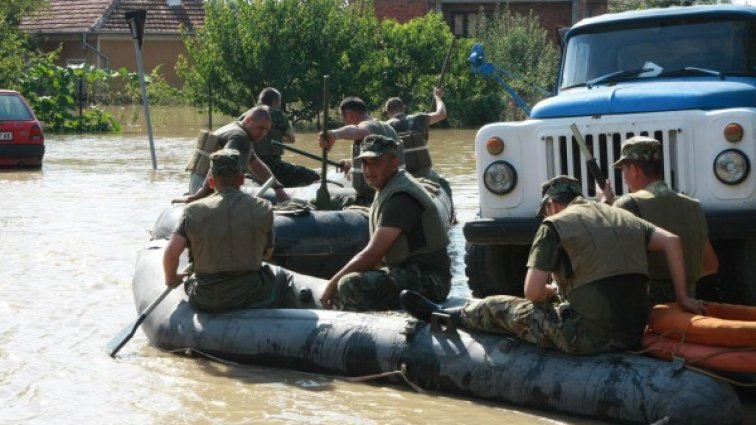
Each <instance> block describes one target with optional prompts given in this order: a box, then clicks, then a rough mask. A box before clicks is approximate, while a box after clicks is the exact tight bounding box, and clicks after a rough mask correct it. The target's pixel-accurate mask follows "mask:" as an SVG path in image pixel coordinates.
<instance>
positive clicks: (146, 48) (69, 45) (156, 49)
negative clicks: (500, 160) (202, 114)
mask: <svg viewBox="0 0 756 425" xmlns="http://www.w3.org/2000/svg"><path fill="white" fill-rule="evenodd" d="M87 43H88V44H89V45H90V46H92V48H84V44H83V43H82V41H81V36H79V35H61V36H57V37H53V36H48V37H47V40H46V41H44V42H43V43H42V46H41V47H42V50H43V51H52V50H55V49H57V48H58V47H59V46H60V47H61V51H60V55H59V57H58V61H57V63H58V65H60V66H66V65H68V64H69V63H79V62H80V61H81V60H83V61H85V62H86V63H88V64H91V65H94V66H96V67H98V68H108V67H109V68H110V69H112V70H116V69H119V68H126V69H128V70H129V72H137V66H136V54H135V52H134V42H133V41H132V39H131V38H125V37H118V38H115V37H114V36H107V35H103V36H99V37H98V36H93V35H90V36H89V37H87ZM93 49H99V51H100V52H101V53H102V55H98V54H97V53H96V52H95V51H94V50H93ZM179 54H183V55H184V56H186V48H185V47H184V43H183V42H182V41H180V40H171V39H165V38H163V39H150V38H146V39H145V40H144V41H143V43H142V62H143V64H144V72H145V74H147V75H149V74H150V73H151V72H152V70H153V69H155V68H156V67H157V66H158V65H162V66H161V67H160V74H161V75H162V76H163V77H164V78H165V81H166V82H167V83H168V84H171V85H172V86H174V87H179V88H180V87H182V86H183V85H184V83H183V81H182V80H181V79H180V78H179V77H178V75H176V70H175V66H176V60H177V59H178V56H179Z"/></svg>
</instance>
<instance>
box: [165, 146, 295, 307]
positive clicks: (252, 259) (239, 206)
mask: <svg viewBox="0 0 756 425" xmlns="http://www.w3.org/2000/svg"><path fill="white" fill-rule="evenodd" d="M243 157H244V155H242V154H240V153H239V151H237V150H236V149H221V150H219V151H216V152H215V153H213V154H212V155H210V159H211V170H210V177H209V184H210V186H211V187H213V188H214V189H215V193H214V194H213V195H210V196H208V197H205V198H203V199H200V200H198V201H195V202H192V203H190V204H188V205H187V206H186V208H185V209H184V211H183V215H182V216H181V219H180V220H179V222H178V224H177V225H176V229H175V230H174V232H173V234H171V238H170V240H169V242H168V245H167V246H166V248H165V253H164V256H163V271H164V273H165V283H166V285H169V286H170V285H175V284H177V283H179V282H181V281H182V279H183V277H185V276H183V275H182V274H179V273H177V271H176V269H177V267H178V264H179V257H180V256H181V253H182V252H183V251H184V249H185V248H189V251H190V253H191V258H192V261H193V263H194V274H193V275H192V276H191V277H190V278H189V279H188V280H187V281H186V284H185V290H186V293H187V295H189V302H190V303H191V304H192V306H194V307H195V308H197V309H199V310H202V311H206V312H210V313H220V312H224V311H229V310H236V309H242V308H294V307H298V306H299V303H298V298H297V296H296V294H295V293H294V290H293V288H292V286H291V284H290V283H291V278H290V276H289V275H288V274H287V273H286V271H284V270H283V269H278V272H274V271H273V269H272V268H271V267H270V266H267V265H263V264H262V261H263V259H267V258H270V256H271V255H272V253H273V208H272V207H271V205H270V202H268V201H266V200H264V199H261V198H257V197H254V196H251V195H249V194H246V193H244V192H241V191H240V190H239V188H240V186H241V185H242V184H244V173H243V172H242V163H241V158H243Z"/></svg>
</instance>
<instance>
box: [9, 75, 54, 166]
mask: <svg viewBox="0 0 756 425" xmlns="http://www.w3.org/2000/svg"><path fill="white" fill-rule="evenodd" d="M44 155H45V134H44V132H43V131H42V126H41V125H40V124H39V121H38V120H37V117H36V116H35V115H34V111H32V109H31V107H29V104H28V103H27V102H26V99H24V97H23V96H21V94H20V93H19V92H16V91H13V90H0V167H33V168H39V167H41V166H42V157H43V156H44Z"/></svg>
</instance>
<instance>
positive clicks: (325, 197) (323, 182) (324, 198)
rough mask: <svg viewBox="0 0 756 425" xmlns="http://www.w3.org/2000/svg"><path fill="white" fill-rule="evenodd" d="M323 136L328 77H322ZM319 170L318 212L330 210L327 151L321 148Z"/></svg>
mask: <svg viewBox="0 0 756 425" xmlns="http://www.w3.org/2000/svg"><path fill="white" fill-rule="evenodd" d="M323 135H324V137H326V140H327V136H328V75H324V76H323ZM321 164H322V167H321V170H320V187H319V188H318V192H317V195H316V196H315V206H316V207H317V208H318V209H319V210H329V209H331V208H330V207H331V195H330V194H329V193H328V180H327V177H326V175H327V174H328V149H326V148H323V161H322V162H321Z"/></svg>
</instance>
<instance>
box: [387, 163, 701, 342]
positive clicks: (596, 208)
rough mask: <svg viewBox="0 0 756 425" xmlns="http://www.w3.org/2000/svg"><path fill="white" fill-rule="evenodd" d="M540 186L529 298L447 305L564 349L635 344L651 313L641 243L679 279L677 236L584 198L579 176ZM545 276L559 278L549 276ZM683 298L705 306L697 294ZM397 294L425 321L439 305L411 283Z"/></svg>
mask: <svg viewBox="0 0 756 425" xmlns="http://www.w3.org/2000/svg"><path fill="white" fill-rule="evenodd" d="M541 194H542V196H543V199H542V201H541V207H540V209H539V212H538V213H539V215H544V216H545V217H546V218H545V219H544V221H543V223H542V224H541V226H540V228H539V229H538V232H537V234H536V236H535V240H534V241H533V245H532V247H531V250H530V258H529V259H528V272H527V275H526V277H525V297H526V299H522V298H519V297H513V296H508V295H494V296H489V297H487V298H484V299H479V300H473V301H471V302H469V303H468V304H466V305H465V306H464V307H462V308H461V309H459V308H458V309H454V310H446V312H447V313H448V314H450V315H451V318H452V321H454V322H456V323H457V324H458V325H459V326H461V327H464V328H467V329H472V330H480V331H485V332H493V333H504V334H512V335H516V336H518V337H519V338H522V339H524V340H526V341H528V342H531V343H534V344H537V345H538V346H540V347H543V348H550V349H556V350H560V351H563V352H566V353H573V354H590V353H599V352H605V351H617V350H625V349H628V348H632V347H634V346H636V345H637V344H638V343H639V342H640V338H641V336H642V335H643V332H644V329H645V326H646V323H647V320H648V286H647V281H648V262H647V259H646V250H647V249H648V250H652V251H664V253H665V254H666V255H667V258H668V259H669V266H670V274H671V275H672V277H673V280H674V282H675V284H676V285H678V286H683V287H684V284H685V269H684V266H683V262H682V249H681V247H680V240H679V238H678V237H677V236H675V235H674V234H672V233H670V232H668V231H666V230H664V229H662V228H659V227H655V226H654V225H653V224H651V223H649V222H647V221H645V220H643V219H640V218H638V217H636V216H634V215H632V214H630V213H629V212H627V211H624V210H621V209H619V208H613V207H610V206H609V205H606V204H603V203H598V202H592V201H589V200H586V199H584V198H583V197H582V195H581V188H580V184H579V182H578V181H577V180H575V179H574V178H571V177H568V176H558V177H555V178H552V179H550V180H548V181H546V182H545V183H544V184H543V186H542V188H541ZM550 276H551V277H552V278H553V279H554V281H555V282H556V285H553V284H549V277H550ZM557 294H559V297H560V298H561V300H560V299H559V298H557ZM680 301H681V304H682V305H683V306H684V307H685V308H686V309H688V310H690V311H692V312H695V313H701V312H703V304H702V303H701V302H700V301H698V300H694V299H690V298H686V299H681V300H680ZM400 302H401V304H402V307H404V309H405V310H407V312H408V313H410V314H412V315H413V316H415V317H417V318H419V319H421V320H425V321H429V320H430V317H431V314H432V313H433V312H435V311H439V310H440V309H441V308H440V306H438V305H435V304H433V303H430V302H429V301H428V300H426V299H424V298H423V297H422V296H420V295H419V294H416V293H413V292H409V291H405V292H402V294H401V295H400Z"/></svg>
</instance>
